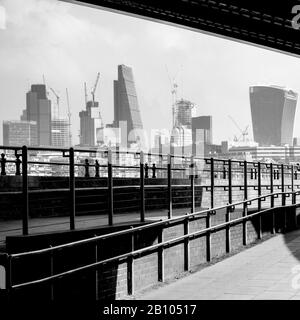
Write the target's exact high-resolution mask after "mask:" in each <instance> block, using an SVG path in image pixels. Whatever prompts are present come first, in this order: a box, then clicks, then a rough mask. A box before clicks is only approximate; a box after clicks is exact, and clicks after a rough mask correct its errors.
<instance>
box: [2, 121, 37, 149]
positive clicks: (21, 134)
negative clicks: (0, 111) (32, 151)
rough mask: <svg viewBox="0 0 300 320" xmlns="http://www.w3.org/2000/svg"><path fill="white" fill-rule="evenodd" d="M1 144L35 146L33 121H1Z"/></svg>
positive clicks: (34, 124) (35, 128)
mask: <svg viewBox="0 0 300 320" xmlns="http://www.w3.org/2000/svg"><path fill="white" fill-rule="evenodd" d="M3 144H4V145H5V146H23V145H26V146H37V145H38V136H37V124H36V122H35V121H19V120H16V121H3Z"/></svg>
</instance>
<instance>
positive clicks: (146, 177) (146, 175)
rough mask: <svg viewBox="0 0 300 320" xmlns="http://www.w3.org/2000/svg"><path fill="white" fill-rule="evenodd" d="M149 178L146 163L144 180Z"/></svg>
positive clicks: (146, 164)
mask: <svg viewBox="0 0 300 320" xmlns="http://www.w3.org/2000/svg"><path fill="white" fill-rule="evenodd" d="M148 178H149V166H148V163H145V179H148Z"/></svg>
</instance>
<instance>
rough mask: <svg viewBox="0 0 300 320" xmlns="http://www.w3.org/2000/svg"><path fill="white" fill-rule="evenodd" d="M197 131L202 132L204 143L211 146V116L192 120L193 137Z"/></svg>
mask: <svg viewBox="0 0 300 320" xmlns="http://www.w3.org/2000/svg"><path fill="white" fill-rule="evenodd" d="M197 129H202V130H204V143H205V144H207V145H208V144H212V143H213V141H212V116H199V117H193V118H192V131H193V135H194V134H195V132H196V130H197Z"/></svg>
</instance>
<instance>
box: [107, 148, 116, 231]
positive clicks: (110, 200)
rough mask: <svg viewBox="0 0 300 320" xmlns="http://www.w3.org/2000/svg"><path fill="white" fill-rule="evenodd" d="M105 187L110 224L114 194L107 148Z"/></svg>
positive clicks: (110, 154)
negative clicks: (106, 188)
mask: <svg viewBox="0 0 300 320" xmlns="http://www.w3.org/2000/svg"><path fill="white" fill-rule="evenodd" d="M107 187H108V224H109V225H110V226H112V225H113V216H114V195H113V172H112V153H111V150H108V163H107Z"/></svg>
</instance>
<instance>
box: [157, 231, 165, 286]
mask: <svg viewBox="0 0 300 320" xmlns="http://www.w3.org/2000/svg"><path fill="white" fill-rule="evenodd" d="M163 233H164V229H163V227H160V228H159V233H158V243H162V242H163V238H164V236H163ZM164 265H165V261H164V248H163V247H160V248H158V281H160V282H164V281H165V272H164Z"/></svg>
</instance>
